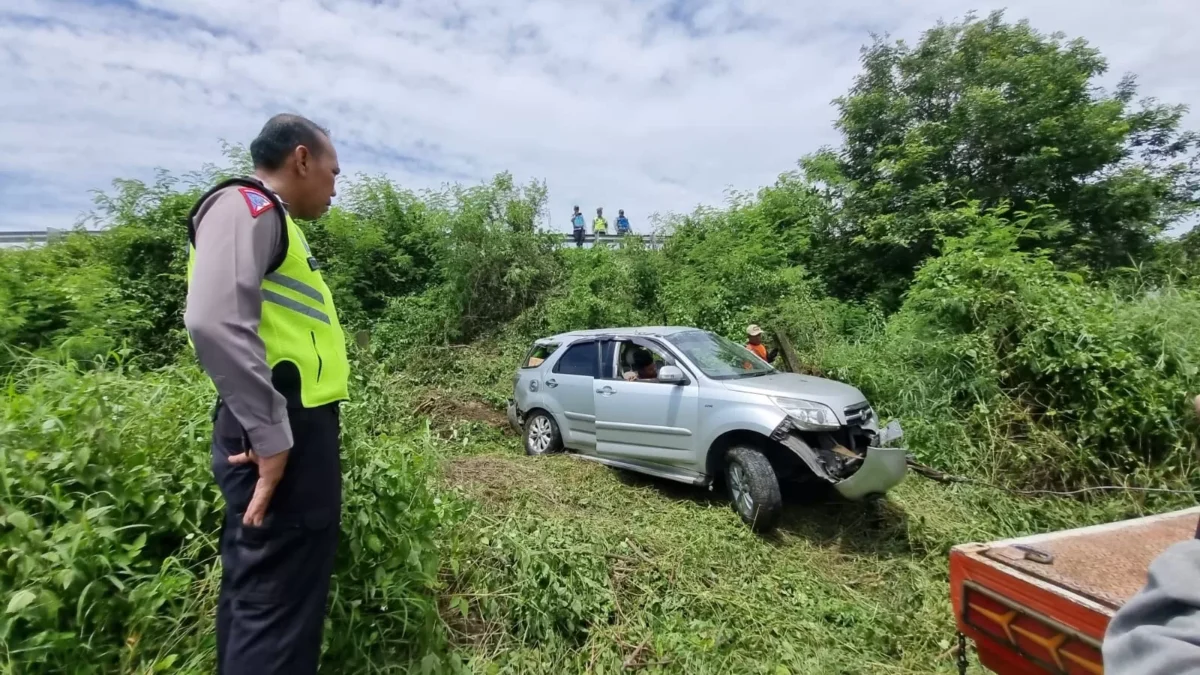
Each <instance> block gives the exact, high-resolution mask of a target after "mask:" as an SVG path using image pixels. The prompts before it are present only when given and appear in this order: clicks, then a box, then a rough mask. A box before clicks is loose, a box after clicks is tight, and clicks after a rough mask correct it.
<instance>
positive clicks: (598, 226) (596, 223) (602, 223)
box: [592, 206, 608, 237]
mask: <svg viewBox="0 0 1200 675" xmlns="http://www.w3.org/2000/svg"><path fill="white" fill-rule="evenodd" d="M592 234H594V235H596V236H597V237H600V236H604V235H606V234H608V221H607V220H605V219H604V207H602V206H601V207H598V208H597V209H596V219H595V220H593V221H592Z"/></svg>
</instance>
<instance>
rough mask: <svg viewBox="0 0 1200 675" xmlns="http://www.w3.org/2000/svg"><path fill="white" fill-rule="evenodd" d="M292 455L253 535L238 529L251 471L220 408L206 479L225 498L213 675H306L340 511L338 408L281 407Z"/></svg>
mask: <svg viewBox="0 0 1200 675" xmlns="http://www.w3.org/2000/svg"><path fill="white" fill-rule="evenodd" d="M288 416H289V419H290V421H291V427H292V436H293V443H294V445H293V447H292V450H291V453H290V455H289V456H288V463H287V468H286V469H285V470H284V474H283V479H282V480H281V481H280V482H279V485H278V487H277V488H276V490H275V495H274V496H273V497H272V499H271V503H270V506H269V507H268V509H267V516H266V518H265V519H264V521H263V524H262V526H261V527H251V526H248V525H243V524H242V514H244V513H245V511H246V507H247V506H248V505H249V504H250V496H251V495H252V494H254V484H255V483H256V482H257V480H258V469H257V467H256V466H255V465H254V464H242V465H237V466H234V465H232V464H230V463H229V461H228V458H229V456H230V455H235V454H238V453H240V452H242V451H243V449H244V448H245V447H246V441H245V438H246V437H245V434H244V433H243V432H242V428H241V426H240V425H239V424H238V422H237V420H236V419H235V418H234V416H233V415H232V414H231V413H230V412H229V409H228V408H225V407H224V406H222V405H220V404H218V406H217V409H216V413H215V415H214V420H213V443H212V466H213V477H214V478H215V479H216V481H217V485H218V486H219V487H220V488H221V492H222V494H224V495H225V504H226V506H225V521H224V524H223V526H222V528H221V566H222V572H221V594H220V598H219V601H218V606H217V673H219V674H220V675H284V674H285V673H286V674H288V675H313V674H315V673H316V672H317V658H318V656H319V655H320V649H321V633H322V629H323V627H324V622H325V611H326V601H327V599H328V597H329V580H330V576H331V575H332V574H333V560H334V553H335V552H336V551H337V545H338V534H339V528H340V518H341V509H342V471H341V458H340V454H339V445H340V430H339V416H338V407H337V404H331V405H327V406H323V407H320V408H307V409H306V408H289V409H288Z"/></svg>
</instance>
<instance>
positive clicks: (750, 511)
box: [725, 445, 783, 532]
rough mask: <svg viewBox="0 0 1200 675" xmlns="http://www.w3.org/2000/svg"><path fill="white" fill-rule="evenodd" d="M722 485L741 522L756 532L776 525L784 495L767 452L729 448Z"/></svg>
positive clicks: (743, 446)
mask: <svg viewBox="0 0 1200 675" xmlns="http://www.w3.org/2000/svg"><path fill="white" fill-rule="evenodd" d="M725 485H726V487H728V488H729V498H730V500H731V501H732V502H733V510H734V511H736V512H737V514H738V515H739V516H741V517H742V522H744V523H746V524H747V525H749V526H750V528H751V529H752V530H754V531H755V532H769V531H770V530H772V529H774V528H775V523H776V522H777V521H778V520H779V514H780V512H781V511H782V510H783V496H782V494H781V493H780V491H779V479H778V478H776V477H775V469H774V468H772V466H771V462H770V461H768V460H767V457H766V455H764V454H763V453H761V452H759V451H758V450H757V449H755V448H753V447H750V446H745V445H742V446H736V447H733V448H731V449H730V450H729V452H727V453H726V454H725Z"/></svg>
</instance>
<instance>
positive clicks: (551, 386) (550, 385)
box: [546, 380, 558, 389]
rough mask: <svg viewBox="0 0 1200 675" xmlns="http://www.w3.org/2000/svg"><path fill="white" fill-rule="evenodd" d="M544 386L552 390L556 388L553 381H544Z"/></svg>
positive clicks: (555, 383) (556, 384)
mask: <svg viewBox="0 0 1200 675" xmlns="http://www.w3.org/2000/svg"><path fill="white" fill-rule="evenodd" d="M546 386H547V387H550V388H551V389H553V388H555V387H557V386H558V383H557V382H555V381H554V380H546Z"/></svg>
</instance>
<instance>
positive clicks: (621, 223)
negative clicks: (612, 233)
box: [617, 209, 632, 235]
mask: <svg viewBox="0 0 1200 675" xmlns="http://www.w3.org/2000/svg"><path fill="white" fill-rule="evenodd" d="M631 231H632V228H631V227H630V226H629V219H628V218H626V217H625V209H617V234H619V235H626V234H629V233H630V232H631Z"/></svg>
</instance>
